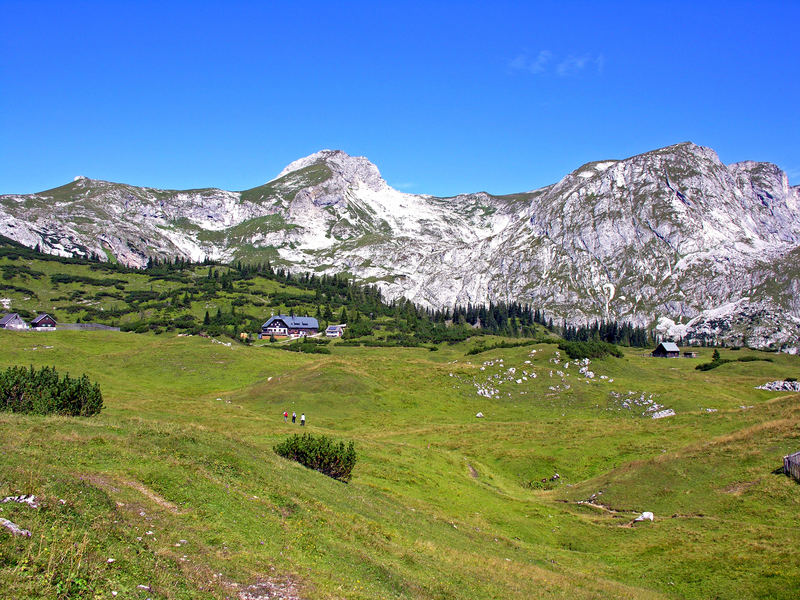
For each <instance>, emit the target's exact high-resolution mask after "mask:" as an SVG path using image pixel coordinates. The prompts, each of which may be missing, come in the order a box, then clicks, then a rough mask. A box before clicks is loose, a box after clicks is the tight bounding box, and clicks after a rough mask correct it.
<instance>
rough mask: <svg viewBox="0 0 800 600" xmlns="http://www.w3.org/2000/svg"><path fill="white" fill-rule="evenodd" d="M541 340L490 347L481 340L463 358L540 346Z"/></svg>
mask: <svg viewBox="0 0 800 600" xmlns="http://www.w3.org/2000/svg"><path fill="white" fill-rule="evenodd" d="M540 343H542V340H539V339H533V340H523V341H521V342H506V341H502V342H498V343H497V344H493V345H491V346H485V345H484V343H483V340H480V341H479V342H478V345H476V346H475V347H474V348H471V349H470V350H467V352H466V353H465V356H473V355H475V354H481V353H483V352H488V351H489V350H496V349H498V348H519V347H522V346H533V345H534V344H540Z"/></svg>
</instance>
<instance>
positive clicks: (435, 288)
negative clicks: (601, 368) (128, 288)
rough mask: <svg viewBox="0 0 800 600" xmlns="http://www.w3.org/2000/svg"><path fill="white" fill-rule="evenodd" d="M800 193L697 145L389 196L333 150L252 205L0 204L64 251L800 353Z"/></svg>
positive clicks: (196, 194) (194, 194)
mask: <svg viewBox="0 0 800 600" xmlns="http://www.w3.org/2000/svg"><path fill="white" fill-rule="evenodd" d="M798 208H800V187H798V186H791V185H789V181H788V178H787V176H786V174H785V173H784V172H783V171H782V170H781V169H780V168H778V167H777V166H775V165H773V164H770V163H763V162H750V161H746V162H740V163H735V164H730V165H725V164H723V163H722V162H721V161H720V159H719V157H718V156H717V154H716V153H715V152H714V151H713V150H711V149H709V148H705V147H702V146H697V145H695V144H692V143H689V142H686V143H681V144H676V145H673V146H669V147H666V148H662V149H658V150H654V151H651V152H647V153H644V154H640V155H637V156H633V157H631V158H627V159H624V160H603V161H597V162H591V163H588V164H585V165H583V166H581V167H579V168H578V169H576V170H575V171H573V172H572V173H570V174H568V175H567V176H566V177H564V178H563V179H562V180H561V181H559V182H557V183H555V184H552V185H549V186H546V187H543V188H540V189H536V190H533V191H526V192H521V193H518V194H510V195H492V194H489V193H486V192H478V193H472V194H460V195H457V196H453V197H449V198H440V197H434V196H429V195H418V194H407V193H402V192H400V191H398V190H395V189H393V188H391V187H390V186H389V185H388V184H387V183H386V182H385V181H384V180H383V178H382V177H381V175H380V172H379V171H378V169H377V167H376V166H375V165H373V164H372V163H371V162H369V161H368V160H367V159H366V158H364V157H353V156H349V155H347V154H345V153H344V152H341V151H338V150H323V151H321V152H317V153H315V154H312V155H311V156H308V157H305V158H302V159H300V160H297V161H295V162H293V163H291V164H290V165H288V166H287V167H286V168H285V169H284V170H283V171H282V172H281V173H280V174H279V175H278V176H277V177H276V178H275V179H273V180H271V181H269V182H267V183H265V184H264V185H261V186H259V187H256V188H252V189H249V190H245V191H240V192H237V191H224V190H220V189H212V188H207V189H194V190H182V191H177V190H161V189H155V188H147V187H136V186H131V185H125V184H120V183H112V182H107V181H100V180H95V179H88V178H86V177H76V178H75V180H74V181H73V182H71V183H68V184H66V185H63V186H61V187H58V188H55V189H52V190H48V191H45V192H40V193H37V194H26V195H18V194H7V195H2V196H0V215H1V216H2V219H0V234H2V235H5V236H7V237H9V238H12V239H14V240H16V241H19V242H21V243H23V244H25V245H27V246H30V247H36V246H38V247H39V248H40V249H41V250H42V251H44V252H49V253H54V254H60V255H92V254H98V255H100V256H107V257H109V259H112V258H113V259H115V260H118V261H120V262H121V263H124V264H127V265H130V266H137V267H142V266H144V265H146V264H147V262H148V259H149V258H150V257H159V258H167V257H178V256H180V257H184V258H189V259H193V260H202V259H204V258H206V257H208V258H212V259H217V260H223V261H235V260H241V261H265V260H269V261H270V262H271V263H272V264H273V265H276V266H277V265H281V266H286V267H288V268H290V269H292V270H298V271H299V270H302V271H312V272H317V273H321V272H327V273H333V272H346V273H349V274H351V275H352V276H353V277H355V278H357V279H359V280H361V281H364V282H366V283H374V284H377V285H378V286H379V287H380V288H381V289H382V291H383V292H384V294H385V295H386V296H387V297H389V298H397V297H401V296H403V297H406V298H409V299H411V300H413V301H415V302H417V303H420V304H422V305H425V306H430V307H444V306H452V305H453V304H455V303H458V304H464V305H465V304H468V303H485V302H490V301H511V300H515V301H520V302H526V303H529V304H531V305H533V306H535V307H537V308H540V309H543V310H544V311H545V312H546V313H547V314H548V315H549V316H551V317H552V318H553V319H555V320H556V322H559V321H561V320H562V319H563V320H566V321H568V322H570V323H573V324H578V323H587V322H590V321H593V320H596V319H608V320H611V319H613V320H618V321H628V322H631V323H633V324H635V325H639V326H645V327H648V328H652V329H655V330H657V331H658V332H659V333H660V334H661V335H663V336H664V337H667V338H672V339H676V340H677V339H682V340H683V341H684V342H702V341H704V340H705V341H716V342H721V343H727V344H734V345H750V346H754V347H772V348H782V349H784V350H788V351H792V352H794V351H796V348H797V347H798V346H800V302H798V299H797V298H798V291H800V248H799V246H800V214H798Z"/></svg>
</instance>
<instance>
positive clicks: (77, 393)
mask: <svg viewBox="0 0 800 600" xmlns="http://www.w3.org/2000/svg"><path fill="white" fill-rule="evenodd" d="M102 408H103V395H102V394H101V393H100V386H99V385H97V384H96V383H94V384H93V383H92V382H91V381H89V378H88V377H87V376H86V375H82V376H81V377H79V378H77V379H73V378H71V377H70V376H69V375H64V377H63V378H59V377H58V372H57V371H56V370H55V368H54V367H42V369H41V370H40V371H37V370H36V369H34V368H33V366H31V367H30V369H26V368H25V367H9V368H8V369H6V370H5V371H0V410H3V411H9V412H19V413H31V414H36V415H47V414H58V415H69V416H73V417H77V416H80V417H91V416H92V415H96V414H97V413H99V412H100V410H101V409H102Z"/></svg>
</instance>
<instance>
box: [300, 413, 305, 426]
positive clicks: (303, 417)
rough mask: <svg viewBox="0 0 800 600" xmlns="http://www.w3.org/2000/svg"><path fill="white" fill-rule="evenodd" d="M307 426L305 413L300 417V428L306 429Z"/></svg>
mask: <svg viewBox="0 0 800 600" xmlns="http://www.w3.org/2000/svg"><path fill="white" fill-rule="evenodd" d="M305 426H306V413H303V414H302V415H300V427H305Z"/></svg>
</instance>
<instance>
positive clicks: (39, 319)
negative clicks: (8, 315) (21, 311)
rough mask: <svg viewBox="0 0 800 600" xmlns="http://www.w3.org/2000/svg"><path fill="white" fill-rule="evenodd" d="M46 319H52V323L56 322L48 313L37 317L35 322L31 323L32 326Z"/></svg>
mask: <svg viewBox="0 0 800 600" xmlns="http://www.w3.org/2000/svg"><path fill="white" fill-rule="evenodd" d="M45 317H47V318H48V319H52V321H53V322H55V319H53V317H51V316H50V315H48V314H47V313H42V314H41V315H39V316H37V317H36V318H35V319H34V320H33V321H31V325H36V324H37V323H38V322H39V321H41V320H42V319H44V318H45Z"/></svg>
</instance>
